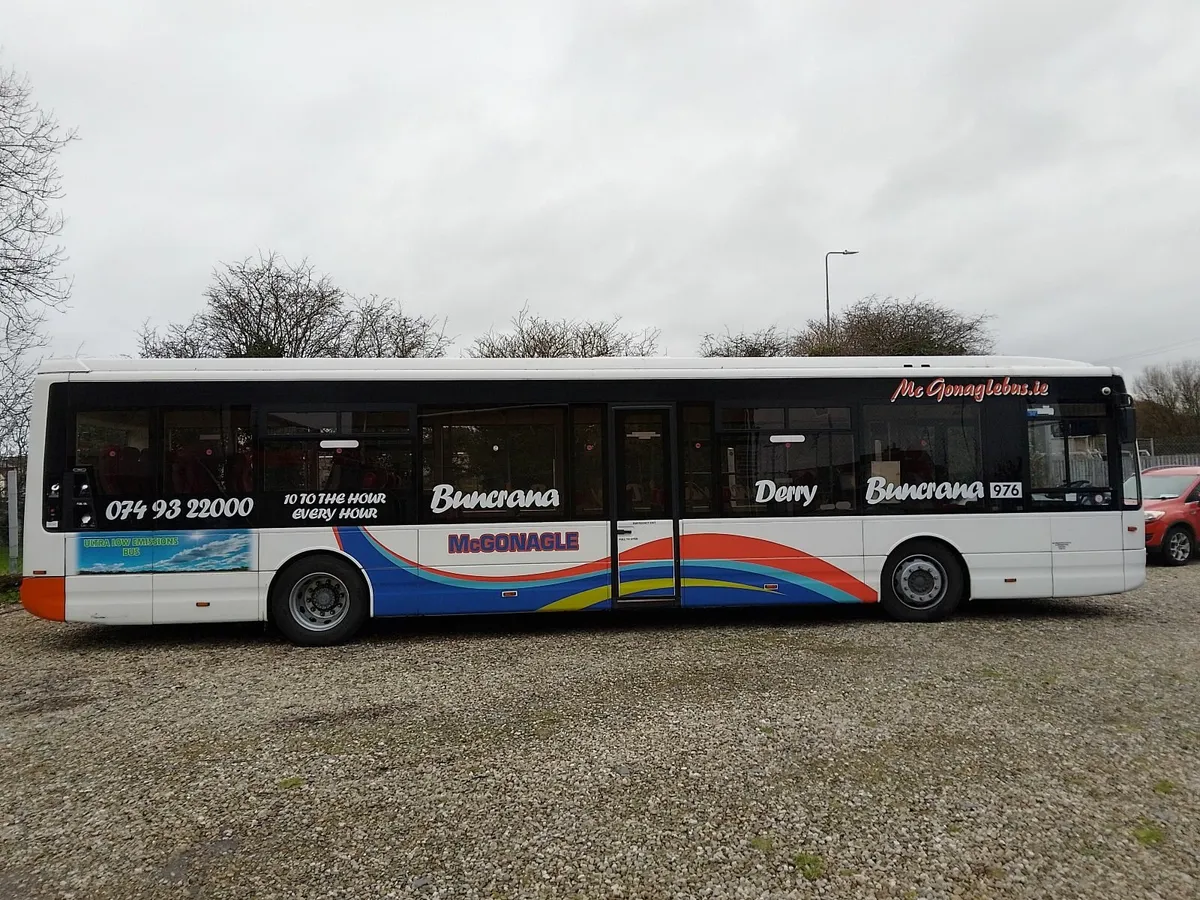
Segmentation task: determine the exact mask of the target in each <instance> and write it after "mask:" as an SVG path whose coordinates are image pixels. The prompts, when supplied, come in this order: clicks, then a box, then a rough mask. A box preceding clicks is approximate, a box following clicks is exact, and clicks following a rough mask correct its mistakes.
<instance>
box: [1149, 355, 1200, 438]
mask: <svg viewBox="0 0 1200 900" xmlns="http://www.w3.org/2000/svg"><path fill="white" fill-rule="evenodd" d="M1135 390H1136V392H1137V395H1138V404H1137V406H1138V419H1139V422H1138V424H1139V431H1141V432H1142V433H1144V434H1147V435H1151V436H1153V437H1192V436H1194V435H1197V434H1200V360H1194V359H1189V360H1184V361H1183V362H1176V363H1166V364H1165V365H1161V366H1149V367H1147V369H1146V371H1144V372H1143V373H1142V375H1141V377H1139V378H1138V379H1137V381H1136V382H1135Z"/></svg>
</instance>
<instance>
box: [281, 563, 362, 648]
mask: <svg viewBox="0 0 1200 900" xmlns="http://www.w3.org/2000/svg"><path fill="white" fill-rule="evenodd" d="M369 605H370V600H369V597H368V595H367V585H366V582H365V581H364V580H363V577H362V574H361V573H360V572H359V571H358V569H356V568H355V567H354V566H353V565H351V564H350V563H348V562H347V561H346V560H344V559H341V558H340V557H337V556H329V555H318V556H309V557H305V558H304V559H301V560H298V561H296V562H294V563H292V564H291V565H289V566H288V567H286V568H285V569H284V570H283V571H282V572H280V573H279V577H278V578H277V579H276V580H275V584H274V585H273V586H272V588H271V617H272V619H273V621H274V622H275V625H276V627H277V628H278V629H279V630H280V631H281V632H283V636H284V637H286V638H287V639H288V640H289V641H291V642H292V643H294V644H300V645H302V646H305V647H326V646H329V645H331V644H340V643H341V642H342V641H345V640H348V639H349V638H351V637H353V635H354V634H355V633H356V632H357V631H358V630H359V629H360V628H361V627H362V624H363V622H365V621H366V619H367V615H368V613H369V611H370V610H369Z"/></svg>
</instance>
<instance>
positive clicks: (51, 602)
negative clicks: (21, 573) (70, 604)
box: [21, 575, 67, 622]
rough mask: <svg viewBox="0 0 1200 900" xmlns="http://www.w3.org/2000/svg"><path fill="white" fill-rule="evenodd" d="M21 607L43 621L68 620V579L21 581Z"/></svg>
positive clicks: (31, 579) (52, 576)
mask: <svg viewBox="0 0 1200 900" xmlns="http://www.w3.org/2000/svg"><path fill="white" fill-rule="evenodd" d="M21 605H22V606H23V607H25V608H26V609H27V610H29V611H30V612H31V613H33V614H34V615H35V616H39V617H40V618H43V619H50V620H52V621H54V622H64V621H66V618H67V579H65V578H63V577H62V576H61V575H51V576H49V577H45V578H23V579H22V580H21Z"/></svg>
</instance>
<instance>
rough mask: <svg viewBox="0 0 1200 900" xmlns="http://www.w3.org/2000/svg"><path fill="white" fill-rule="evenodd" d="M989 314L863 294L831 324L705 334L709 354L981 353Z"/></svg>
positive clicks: (989, 344)
mask: <svg viewBox="0 0 1200 900" xmlns="http://www.w3.org/2000/svg"><path fill="white" fill-rule="evenodd" d="M989 319H990V316H986V315H979V314H975V315H968V314H966V313H960V312H958V311H956V310H953V309H950V308H949V307H946V306H942V305H941V304H938V303H935V302H933V301H931V300H919V299H917V298H916V297H912V298H909V299H907V300H901V299H898V298H896V297H884V298H880V297H876V296H870V297H864V298H863V299H862V300H859V301H858V302H856V303H854V304H853V305H852V306H850V307H848V308H847V309H845V310H843V311H842V312H840V313H837V314H836V315H834V316H833V318H832V319H831V320H830V322H829V323H828V324H826V323H825V322H824V321H823V320H821V319H809V320H808V322H807V323H806V324H805V326H804V328H802V329H801V330H800V331H798V332H796V333H794V334H792V333H788V332H780V331H779V330H778V329H777V328H775V327H774V326H772V327H770V328H767V329H764V330H762V331H758V332H743V333H741V334H727V335H725V336H724V337H715V336H713V335H711V334H710V335H707V336H705V338H704V341H703V342H702V343H701V345H700V352H701V353H702V354H703V355H705V356H978V355H981V354H986V353H990V352H991V351H992V349H993V347H994V346H995V343H994V341H993V338H992V335H991V332H990V331H989V330H988V325H987V323H988V321H989Z"/></svg>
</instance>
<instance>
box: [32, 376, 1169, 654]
mask: <svg viewBox="0 0 1200 900" xmlns="http://www.w3.org/2000/svg"><path fill="white" fill-rule="evenodd" d="M1134 435H1135V431H1134V421H1133V410H1132V403H1131V400H1130V397H1129V395H1128V393H1127V392H1126V389H1125V384H1124V380H1123V378H1122V375H1121V373H1120V371H1119V370H1117V369H1113V368H1109V367H1098V366H1092V365H1087V364H1084V363H1078V362H1070V361H1065V360H1052V359H1035V358H1003V357H942V358H938V357H931V358H912V359H909V358H819V359H781V358H764V359H668V358H651V359H631V358H614V359H537V360H532V359H507V360H476V359H434V360H379V359H304V360H299V359H221V360H214V359H205V360H131V359H118V360H92V359H86V360H56V361H50V362H47V363H45V364H43V365H42V366H41V368H40V372H39V374H38V375H37V378H36V380H35V385H34V407H33V419H32V432H31V441H30V451H29V469H28V495H27V497H28V499H27V503H26V519H25V528H26V532H25V553H24V580H23V583H22V588H21V590H22V593H21V596H22V601H23V603H24V606H25V608H26V609H28V610H29V611H30V612H32V613H33V614H35V615H38V616H41V617H43V618H46V619H53V620H65V621H73V622H95V623H107V624H133V623H137V624H157V623H195V622H235V621H264V622H271V623H273V624H274V626H275V627H277V628H278V630H279V631H281V632H282V633H283V635H284V636H285V637H287V638H288V639H290V640H292V641H294V642H296V643H298V644H304V645H324V644H332V643H336V642H339V641H344V640H346V639H347V638H349V637H350V636H351V635H353V634H354V633H355V632H356V631H357V630H358V629H359V628H360V626H362V625H363V623H364V621H365V620H366V619H367V618H369V617H372V616H413V615H440V614H463V613H471V614H476V613H516V612H537V611H559V610H595V611H601V610H616V609H626V608H643V607H654V608H658V607H685V608H686V607H715V606H751V605H756V604H805V603H878V604H879V605H880V607H882V609H883V610H885V611H886V613H887V614H890V615H891V616H892V617H894V618H895V619H899V620H904V621H916V622H929V621H934V620H938V619H942V618H944V617H945V616H947V615H949V614H951V613H952V612H954V610H955V609H957V608H959V607H960V605H961V604H962V603H964V602H965V601H967V600H969V599H972V598H975V599H984V598H1042V597H1078V596H1088V595H1097V594H1110V593H1116V592H1121V591H1128V590H1131V589H1133V588H1136V587H1138V586H1139V585H1141V584H1142V583H1143V581H1144V579H1145V565H1146V558H1145V548H1144V519H1143V513H1142V510H1141V497H1140V486H1139V485H1140V482H1139V473H1138V465H1137V455H1136V450H1135V444H1134Z"/></svg>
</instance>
